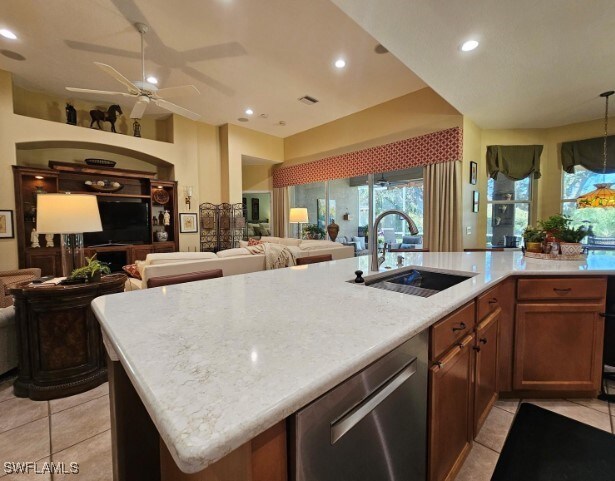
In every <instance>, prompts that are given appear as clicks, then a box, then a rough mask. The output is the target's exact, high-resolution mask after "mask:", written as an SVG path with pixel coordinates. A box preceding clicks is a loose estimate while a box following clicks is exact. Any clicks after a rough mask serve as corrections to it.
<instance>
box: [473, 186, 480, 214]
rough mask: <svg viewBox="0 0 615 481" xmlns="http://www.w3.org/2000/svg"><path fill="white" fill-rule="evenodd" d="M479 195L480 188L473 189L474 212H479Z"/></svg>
mask: <svg viewBox="0 0 615 481" xmlns="http://www.w3.org/2000/svg"><path fill="white" fill-rule="evenodd" d="M478 201H479V195H478V190H473V191H472V212H478Z"/></svg>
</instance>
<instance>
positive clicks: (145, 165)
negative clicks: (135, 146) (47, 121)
mask: <svg viewBox="0 0 615 481" xmlns="http://www.w3.org/2000/svg"><path fill="white" fill-rule="evenodd" d="M15 148H16V157H17V165H24V166H30V167H43V168H47V167H48V163H49V161H50V160H56V161H61V162H73V163H84V161H85V159H87V158H102V159H108V160H113V161H115V162H117V165H116V167H117V168H122V169H132V170H141V171H144V172H157V174H158V178H159V179H161V180H175V172H174V166H173V164H171V163H170V162H167V161H165V160H163V159H161V158H160V157H155V156H153V155H150V154H147V153H144V152H140V151H137V150H132V149H129V148H126V147H120V146H117V145H109V144H100V143H96V142H80V141H73V140H48V141H45V140H42V141H34V142H20V143H17V144H15Z"/></svg>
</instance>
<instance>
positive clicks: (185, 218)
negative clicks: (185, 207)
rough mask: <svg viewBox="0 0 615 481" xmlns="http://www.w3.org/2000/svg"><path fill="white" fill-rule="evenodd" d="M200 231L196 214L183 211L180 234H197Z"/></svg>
mask: <svg viewBox="0 0 615 481" xmlns="http://www.w3.org/2000/svg"><path fill="white" fill-rule="evenodd" d="M198 231H199V228H198V224H197V220H196V214H193V213H181V214H179V232H180V234H196V233H197V232H198Z"/></svg>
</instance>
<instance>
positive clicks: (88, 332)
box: [11, 274, 126, 401]
mask: <svg viewBox="0 0 615 481" xmlns="http://www.w3.org/2000/svg"><path fill="white" fill-rule="evenodd" d="M125 282H126V276H125V275H124V274H111V275H108V276H104V277H103V278H102V279H101V281H100V282H92V283H88V284H74V285H67V286H63V285H57V286H55V285H42V284H31V283H30V282H24V283H21V284H18V285H17V286H16V287H15V288H13V289H11V293H12V294H13V296H14V297H15V324H16V327H17V347H18V354H19V374H18V377H17V380H16V381H15V383H14V384H13V391H14V393H15V395H16V396H18V397H29V398H30V399H34V400H37V401H42V400H48V399H55V398H59V397H65V396H71V395H73V394H79V393H81V392H84V391H88V390H89V389H92V388H94V387H96V386H98V385H100V384H102V383H103V382H105V381H106V380H107V366H106V359H105V350H104V347H103V344H102V336H101V333H100V325H99V324H98V320H97V319H96V317H95V316H94V313H93V312H92V308H91V307H90V303H91V302H92V301H93V300H94V299H95V298H97V297H99V296H103V295H105V294H113V293H117V292H123V291H124V283H125Z"/></svg>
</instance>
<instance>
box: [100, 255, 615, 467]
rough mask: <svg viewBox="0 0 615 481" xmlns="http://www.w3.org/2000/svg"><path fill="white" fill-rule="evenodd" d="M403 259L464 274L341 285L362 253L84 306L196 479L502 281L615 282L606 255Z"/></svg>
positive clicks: (612, 262)
mask: <svg viewBox="0 0 615 481" xmlns="http://www.w3.org/2000/svg"><path fill="white" fill-rule="evenodd" d="M396 257H397V256H396V255H390V257H388V258H387V263H385V265H383V266H382V268H381V270H382V271H385V269H384V267H385V266H386V264H390V265H393V264H394V262H395V259H396ZM404 257H405V262H404V264H405V266H423V267H426V268H434V269H440V270H445V271H461V272H466V273H472V274H476V275H474V276H473V277H471V278H470V279H468V280H466V281H464V282H461V283H460V284H457V285H456V286H453V287H451V288H449V289H447V290H446V291H443V292H441V293H439V294H436V295H433V296H431V297H429V298H422V297H416V296H409V295H404V294H400V293H397V292H392V291H384V290H380V289H371V288H367V287H366V286H364V285H356V284H353V283H350V282H347V281H351V280H353V279H354V271H355V270H357V269H361V270H363V271H364V272H365V273H367V272H368V266H369V258H368V257H367V256H365V257H358V258H354V259H345V260H341V261H335V262H329V263H323V264H316V265H311V266H299V267H293V268H288V269H281V270H277V271H266V272H258V273H252V274H247V275H241V276H232V277H226V278H220V279H214V280H208V281H202V282H195V283H189V284H183V285H177V286H170V287H163V288H157V289H147V290H143V291H138V292H131V293H123V294H116V295H110V296H104V297H101V298H98V299H96V300H95V301H94V302H93V309H94V312H95V314H96V316H97V318H98V319H99V321H100V323H101V326H102V329H103V333H104V334H105V337H106V343H107V347H108V349H109V350H110V353H111V358H112V360H113V359H115V360H116V362H118V363H121V367H122V369H123V370H124V371H125V373H126V375H127V379H128V381H129V382H130V383H131V385H132V386H133V387H134V390H135V392H136V393H137V394H138V397H139V400H140V401H141V402H142V403H143V405H144V407H145V409H146V410H147V413H148V415H149V417H150V418H151V420H152V422H153V425H154V426H155V429H156V430H157V433H159V435H160V438H161V439H162V441H163V443H164V445H165V447H166V449H168V452H169V453H170V455H171V456H172V458H173V461H174V462H175V464H176V465H177V466H178V467H179V469H180V470H181V471H183V472H186V473H196V472H199V471H202V470H203V469H205V468H206V467H208V466H209V465H211V464H212V463H214V462H216V461H218V460H220V459H222V458H223V457H225V456H226V455H227V454H229V453H231V452H234V451H235V450H237V449H238V448H240V447H241V446H242V445H245V443H247V442H249V441H250V440H252V439H254V438H255V437H257V436H258V435H259V434H261V433H263V432H265V431H267V430H268V429H269V428H271V427H272V426H275V425H277V424H278V423H280V422H282V421H284V420H285V419H286V418H287V417H288V416H289V415H291V414H292V413H294V412H296V411H297V410H298V409H300V408H302V407H303V406H305V405H307V404H309V403H310V402H311V401H313V400H315V399H316V398H318V397H319V396H321V395H322V394H324V393H326V392H327V391H328V390H330V389H331V388H333V387H335V386H336V385H338V384H339V383H341V382H342V381H344V380H345V379H348V378H349V377H351V376H352V375H353V374H355V373H357V372H358V371H360V370H361V369H363V368H365V367H366V366H368V365H369V364H371V363H372V362H374V361H375V360H377V359H379V358H380V357H382V356H383V355H385V354H387V353H388V352H390V351H391V350H393V349H394V348H395V347H397V346H399V345H400V344H401V343H402V342H404V341H406V340H408V339H410V338H412V337H413V336H414V335H415V334H417V333H419V332H422V331H424V330H426V329H427V328H429V327H430V326H431V325H432V324H434V323H435V322H437V321H438V320H440V319H442V318H443V317H445V316H446V315H447V314H449V313H451V312H453V311H455V310H456V309H458V308H459V307H461V306H463V305H464V304H466V303H467V302H468V301H471V300H472V299H474V298H476V297H478V296H479V295H480V294H481V293H483V292H484V291H486V290H488V289H490V287H492V286H495V285H496V284H497V283H499V282H501V281H502V280H504V279H505V278H507V277H510V276H515V275H523V276H585V275H590V276H607V275H613V274H615V253H610V252H596V253H592V254H590V255H589V257H588V258H587V260H586V261H582V262H580V261H543V260H536V259H526V258H524V257H523V256H522V254H521V253H520V252H493V253H489V252H488V253H484V252H480V253H479V252H474V253H407V254H405V255H404ZM370 274H371V273H370ZM112 390H113V385H112ZM128 419H129V418H128ZM114 450H117V451H118V452H116V453H114V454H115V455H116V459H117V457H119V458H121V455H122V453H121V452H119V451H121V450H122V447H121V446H114ZM114 462H115V459H114Z"/></svg>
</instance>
